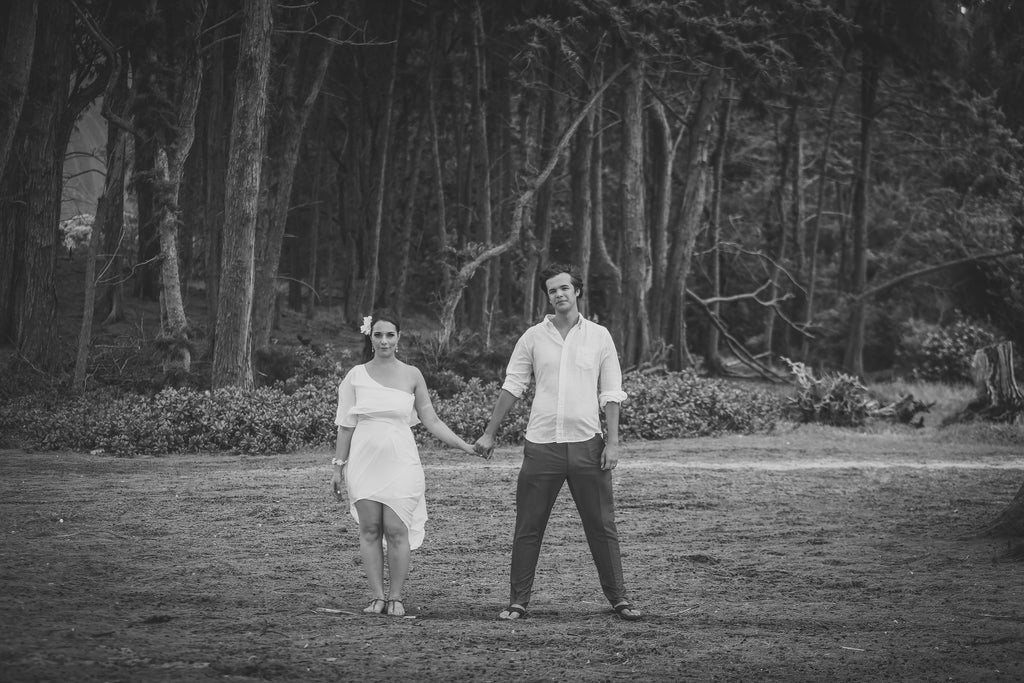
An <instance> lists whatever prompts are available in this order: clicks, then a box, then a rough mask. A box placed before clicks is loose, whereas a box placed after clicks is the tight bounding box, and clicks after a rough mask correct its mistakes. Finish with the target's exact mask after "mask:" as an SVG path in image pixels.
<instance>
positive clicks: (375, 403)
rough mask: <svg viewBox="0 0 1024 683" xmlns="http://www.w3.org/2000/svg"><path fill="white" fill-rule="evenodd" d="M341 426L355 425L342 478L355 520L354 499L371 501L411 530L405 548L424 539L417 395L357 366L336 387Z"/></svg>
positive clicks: (424, 512)
mask: <svg viewBox="0 0 1024 683" xmlns="http://www.w3.org/2000/svg"><path fill="white" fill-rule="evenodd" d="M334 422H335V424H337V425H338V426H341V427H354V428H355V431H354V432H353V433H352V446H351V448H350V449H349V458H348V465H347V467H346V472H345V483H346V487H347V489H348V496H349V498H348V499H349V501H350V508H349V510H350V512H351V513H352V516H353V517H355V519H356V521H357V522H358V521H359V515H358V513H357V512H356V505H355V503H356V501H357V500H373V501H376V502H378V503H383V504H384V505H387V506H388V507H389V508H391V509H392V510H394V512H395V514H396V515H398V517H399V518H400V519H401V520H402V521H403V522H405V526H406V528H408V530H409V547H410V548H411V549H413V550H415V549H416V548H418V547H420V545H421V544H422V543H423V535H424V527H425V526H426V522H427V501H426V498H425V496H424V491H425V490H426V484H425V481H424V477H423V465H422V464H421V463H420V454H419V451H418V450H417V449H416V440H415V439H414V438H413V434H412V426H413V425H416V424H419V418H418V417H417V415H416V408H415V396H414V395H413V394H410V393H409V392H407V391H403V390H401V389H392V388H391V387H386V386H384V385H383V384H380V383H378V382H377V381H376V380H374V379H373V378H372V377H370V374H369V373H368V372H367V371H366V368H365V367H364V366H362V365H357V366H355V367H354V368H352V369H351V370H349V372H348V374H347V375H345V379H344V380H343V381H342V383H341V386H340V387H339V388H338V413H337V416H336V417H335V420H334Z"/></svg>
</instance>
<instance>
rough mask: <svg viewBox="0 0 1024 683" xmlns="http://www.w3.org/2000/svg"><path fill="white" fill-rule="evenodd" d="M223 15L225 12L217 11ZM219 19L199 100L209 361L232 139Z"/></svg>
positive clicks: (213, 345) (228, 83)
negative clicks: (226, 133)
mask: <svg viewBox="0 0 1024 683" xmlns="http://www.w3.org/2000/svg"><path fill="white" fill-rule="evenodd" d="M216 9H217V10H219V11H220V12H224V11H225V8H223V7H217V8H216ZM222 19H223V18H222V17H221V16H220V15H219V14H215V15H214V16H213V17H211V23H213V24H214V25H216V28H215V29H214V30H213V31H211V41H212V44H211V46H210V48H209V49H208V51H207V57H206V66H207V72H206V75H205V77H204V79H203V83H204V87H203V93H202V95H203V98H202V100H200V107H201V109H200V111H201V112H202V113H201V115H200V118H199V133H200V135H199V142H200V144H201V148H200V150H199V153H200V154H201V155H202V157H203V173H204V174H205V175H204V179H203V183H202V202H201V204H202V207H203V214H202V220H203V226H202V231H203V234H204V235H205V236H206V241H205V242H204V247H205V249H204V250H203V266H204V276H205V277H204V280H205V282H206V329H207V331H208V334H209V339H208V345H207V354H208V358H210V359H212V357H213V351H214V349H215V348H216V347H217V333H216V330H217V304H218V302H219V301H220V264H221V246H222V243H223V236H224V193H225V191H226V190H225V181H226V179H227V166H228V147H229V145H230V142H231V136H230V135H225V134H224V132H225V131H229V130H230V129H231V108H232V96H233V91H232V79H230V78H229V76H228V75H227V68H226V65H225V61H226V58H227V54H226V48H225V45H226V44H225V42H224V41H223V40H222V38H223V34H224V33H225V32H226V29H225V27H224V26H223V24H222Z"/></svg>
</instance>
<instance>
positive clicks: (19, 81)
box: [0, 0, 39, 273]
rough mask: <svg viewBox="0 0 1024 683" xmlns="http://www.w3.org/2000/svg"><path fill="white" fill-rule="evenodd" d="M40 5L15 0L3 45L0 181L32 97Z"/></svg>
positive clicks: (0, 64)
mask: <svg viewBox="0 0 1024 683" xmlns="http://www.w3.org/2000/svg"><path fill="white" fill-rule="evenodd" d="M38 6H39V3H38V0H13V2H12V4H11V6H10V8H9V9H8V10H7V31H6V35H5V36H4V40H3V43H0V45H3V53H2V54H0V178H3V175H4V169H5V168H7V159H8V157H9V155H10V151H11V145H12V144H13V142H14V132H15V131H16V130H17V129H18V120H19V119H20V118H21V111H22V108H23V107H24V106H25V97H26V95H27V94H28V86H29V75H30V74H31V72H32V55H33V53H34V52H35V45H36V22H37V20H38ZM2 246H3V244H2V242H0V247H2ZM9 258H13V253H11V255H10V256H7V257H4V256H0V259H9ZM6 265H9V264H7V263H6V262H5V261H4V260H0V266H6ZM0 272H8V273H9V272H10V268H0Z"/></svg>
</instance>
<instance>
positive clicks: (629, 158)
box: [620, 56, 651, 367]
mask: <svg viewBox="0 0 1024 683" xmlns="http://www.w3.org/2000/svg"><path fill="white" fill-rule="evenodd" d="M643 86H644V64H643V62H642V61H641V58H640V57H638V56H633V57H632V59H631V61H630V63H629V66H628V68H627V69H626V83H625V85H624V87H623V93H622V186H621V195H620V209H621V212H622V227H623V233H622V237H623V244H624V248H625V249H624V254H623V264H622V266H623V268H622V270H623V278H622V285H623V287H622V289H623V302H622V304H623V306H624V308H625V311H624V314H625V320H624V323H625V330H626V339H625V344H624V348H623V349H622V350H621V351H622V362H623V364H624V365H625V366H626V367H631V366H636V365H639V364H640V363H642V362H644V361H646V360H648V358H649V357H650V352H651V335H650V332H651V329H650V322H649V320H648V311H647V290H648V287H649V286H650V273H651V247H650V244H649V243H648V240H647V229H646V227H647V224H646V219H645V215H646V206H645V204H646V202H645V197H646V192H645V189H644V148H643V140H644V135H643V128H644V124H643V110H644V97H643Z"/></svg>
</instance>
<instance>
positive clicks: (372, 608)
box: [363, 598, 388, 614]
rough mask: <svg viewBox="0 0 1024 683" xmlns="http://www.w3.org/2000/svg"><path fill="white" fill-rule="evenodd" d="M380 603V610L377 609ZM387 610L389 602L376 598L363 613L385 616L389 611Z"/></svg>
mask: <svg viewBox="0 0 1024 683" xmlns="http://www.w3.org/2000/svg"><path fill="white" fill-rule="evenodd" d="M378 602H379V603H380V608H379V609H378V607H377V603H378ZM387 608H388V601H387V600H385V599H384V598H374V599H373V600H371V601H370V604H369V605H367V606H366V607H364V608H363V613H364V614H384V613H385V612H386V611H387Z"/></svg>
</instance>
